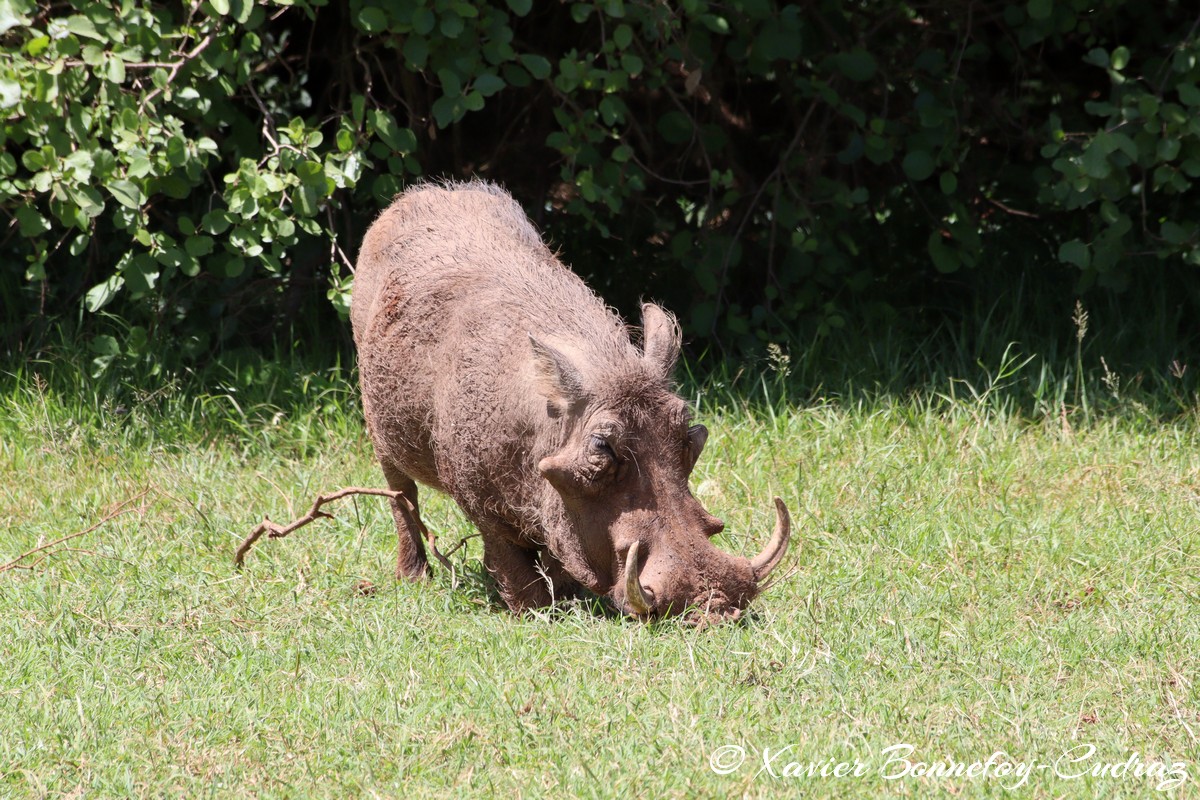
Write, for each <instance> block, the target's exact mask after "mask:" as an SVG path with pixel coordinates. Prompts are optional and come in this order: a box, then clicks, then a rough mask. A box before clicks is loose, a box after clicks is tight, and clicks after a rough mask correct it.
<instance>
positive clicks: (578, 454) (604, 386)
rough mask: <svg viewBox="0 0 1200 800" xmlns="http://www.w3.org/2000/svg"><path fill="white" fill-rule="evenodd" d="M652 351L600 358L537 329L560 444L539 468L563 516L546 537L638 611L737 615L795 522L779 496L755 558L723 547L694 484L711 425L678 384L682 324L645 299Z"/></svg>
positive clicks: (580, 570)
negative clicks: (696, 420)
mask: <svg viewBox="0 0 1200 800" xmlns="http://www.w3.org/2000/svg"><path fill="white" fill-rule="evenodd" d="M642 329H643V341H644V344H643V350H642V353H641V354H640V355H639V356H638V357H637V358H635V359H632V361H633V363H630V359H628V358H625V359H615V358H614V359H601V360H600V363H592V362H591V361H589V360H588V359H585V357H584V356H583V355H582V354H580V353H578V352H576V351H574V350H573V349H572V348H570V347H569V346H566V345H563V344H562V343H561V342H554V341H542V340H539V339H537V338H536V337H533V336H532V335H531V337H530V339H531V341H532V344H533V350H534V354H535V362H536V365H537V379H538V383H539V386H540V387H541V390H542V393H543V394H544V395H545V396H546V399H547V403H548V406H547V407H548V409H549V411H550V413H551V415H552V416H554V417H556V418H557V419H558V420H559V421H560V423H561V424H562V426H563V427H562V436H561V444H559V445H558V446H557V449H556V451H555V452H553V453H551V454H550V455H548V456H546V457H545V458H543V459H541V461H540V462H539V463H538V465H537V466H538V471H539V472H540V473H541V474H542V476H543V477H544V478H545V479H546V480H547V481H549V483H550V485H551V486H553V488H554V490H555V491H556V493H557V495H558V497H559V498H561V501H562V508H563V515H564V517H565V519H564V520H563V522H564V524H563V525H562V526H561V532H560V534H559V535H558V536H553V537H552V540H551V541H550V542H548V544H549V546H550V549H551V551H552V552H553V553H554V555H555V556H556V557H557V558H558V559H559V560H560V561H561V562H562V564H563V566H564V567H565V568H566V570H567V572H569V573H570V574H571V576H572V577H574V578H575V579H576V580H578V581H580V582H581V583H583V584H584V585H586V586H588V588H589V589H592V590H593V591H596V592H598V593H600V594H604V595H605V596H607V597H608V598H609V599H610V600H611V601H612V602H613V603H614V604H615V605H616V606H617V607H618V608H619V609H621V610H622V611H624V612H625V613H627V614H632V615H635V616H638V617H644V618H645V617H656V616H668V615H675V614H681V613H687V614H690V615H692V616H693V617H694V618H695V619H696V620H698V621H707V620H714V619H719V618H722V617H737V616H739V615H740V614H741V610H742V609H744V608H745V607H746V604H747V603H749V602H750V601H751V600H752V599H753V598H754V597H755V596H756V595H757V594H758V593H759V591H760V590H761V588H762V587H763V585H764V580H765V579H766V577H767V575H768V574H770V572H771V570H773V569H774V568H775V566H776V565H777V564H778V563H779V562H780V560H781V559H782V558H783V556H784V553H785V552H786V551H787V546H788V540H789V537H790V531H791V522H790V519H789V517H788V511H787V508H786V507H785V506H784V504H783V502H782V501H781V500H779V499H778V498H776V499H775V514H776V522H775V533H774V535H773V536H772V537H771V539H770V542H769V543H768V544H767V546H766V548H765V549H764V550H763V551H762V552H761V553H759V554H758V555H757V556H755V557H753V558H742V557H740V556H734V555H731V554H729V553H725V552H723V551H721V550H719V549H717V548H716V547H715V546H714V545H713V544H712V542H710V541H709V539H710V537H712V536H714V535H715V534H717V533H720V532H721V530H722V529H723V528H724V527H725V526H724V523H722V522H721V520H719V519H717V518H716V517H714V516H713V515H711V514H709V513H708V512H707V511H705V510H704V507H703V506H701V505H700V503H699V502H698V501H697V500H696V498H695V497H693V496H692V493H691V491H690V490H689V488H688V477H689V476H690V475H691V473H692V469H693V467H695V465H696V461H697V460H698V459H699V458H700V453H701V452H702V451H703V449H704V443H705V440H706V439H707V438H708V431H707V430H706V429H705V428H704V426H703V425H693V424H691V419H690V414H689V411H688V408H687V404H686V403H684V401H683V400H682V399H681V398H680V397H679V396H678V395H676V394H674V393H673V392H671V391H670V389H669V388H668V382H669V377H670V375H671V372H672V369H673V367H674V364H675V360H676V358H677V357H678V355H679V346H680V336H679V327H678V325H677V324H676V323H675V320H674V318H673V317H671V316H670V315H669V314H667V313H666V312H664V311H663V310H662V309H660V308H658V307H657V306H654V305H650V304H647V305H645V306H643V308H642Z"/></svg>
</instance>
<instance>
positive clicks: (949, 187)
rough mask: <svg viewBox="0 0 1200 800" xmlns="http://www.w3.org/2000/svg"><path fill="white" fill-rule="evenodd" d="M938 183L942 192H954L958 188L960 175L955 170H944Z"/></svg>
mask: <svg viewBox="0 0 1200 800" xmlns="http://www.w3.org/2000/svg"><path fill="white" fill-rule="evenodd" d="M938 185H939V186H941V189H942V194H954V192H955V191H957V190H958V176H956V175H955V174H954V173H953V172H943V173H942V175H941V177H940V178H938Z"/></svg>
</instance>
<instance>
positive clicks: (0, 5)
mask: <svg viewBox="0 0 1200 800" xmlns="http://www.w3.org/2000/svg"><path fill="white" fill-rule="evenodd" d="M15 5H16V4H14V3H13V2H12V0H0V33H4V32H5V31H7V30H10V29H11V28H17V27H21V26H24V25H28V24H29V23H30V19H29V17H27V16H25V15H24V14H22V13H21V11H20V10H18V9H17V8H15V7H14V6H15ZM30 55H33V54H32V53H31V54H30Z"/></svg>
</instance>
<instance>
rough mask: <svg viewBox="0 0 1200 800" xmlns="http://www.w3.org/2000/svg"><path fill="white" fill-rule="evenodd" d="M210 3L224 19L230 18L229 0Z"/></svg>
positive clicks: (216, 0)
mask: <svg viewBox="0 0 1200 800" xmlns="http://www.w3.org/2000/svg"><path fill="white" fill-rule="evenodd" d="M209 2H210V3H211V4H212V7H213V11H215V12H217V14H219V15H220V16H222V17H227V16H229V0H209Z"/></svg>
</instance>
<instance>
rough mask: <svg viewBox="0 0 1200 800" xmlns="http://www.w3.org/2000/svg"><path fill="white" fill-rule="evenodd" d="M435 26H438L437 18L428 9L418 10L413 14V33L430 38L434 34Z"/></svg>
mask: <svg viewBox="0 0 1200 800" xmlns="http://www.w3.org/2000/svg"><path fill="white" fill-rule="evenodd" d="M435 25H437V17H435V16H434V15H433V12H432V11H430V10H429V9H428V8H418V9H417V10H416V11H414V12H413V19H412V26H413V33H415V34H417V35H418V36H428V35H429V34H430V33H432V32H433V26H435Z"/></svg>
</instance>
